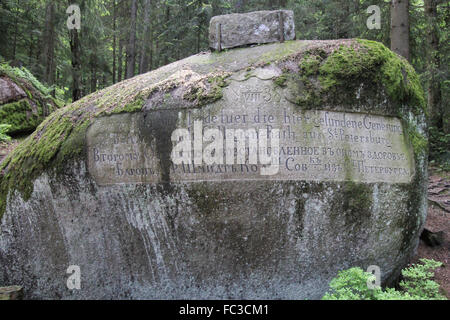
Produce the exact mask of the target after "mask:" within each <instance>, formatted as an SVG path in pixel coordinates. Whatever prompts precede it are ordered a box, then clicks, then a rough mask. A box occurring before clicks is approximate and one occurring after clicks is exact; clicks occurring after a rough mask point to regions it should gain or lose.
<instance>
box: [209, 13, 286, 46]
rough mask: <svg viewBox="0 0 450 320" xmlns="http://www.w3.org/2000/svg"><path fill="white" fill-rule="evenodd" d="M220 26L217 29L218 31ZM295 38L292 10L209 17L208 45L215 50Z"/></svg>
mask: <svg viewBox="0 0 450 320" xmlns="http://www.w3.org/2000/svg"><path fill="white" fill-rule="evenodd" d="M219 25H220V30H219ZM294 39H295V24H294V13H293V12H292V11H291V10H277V11H256V12H249V13H234V14H227V15H222V16H215V17H213V18H211V21H210V24H209V46H210V47H211V48H213V49H215V50H218V49H219V40H220V48H221V49H228V48H233V47H239V46H243V45H248V44H262V43H270V42H277V41H284V40H294Z"/></svg>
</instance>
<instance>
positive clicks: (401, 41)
mask: <svg viewBox="0 0 450 320" xmlns="http://www.w3.org/2000/svg"><path fill="white" fill-rule="evenodd" d="M391 50H392V51H394V52H396V53H398V54H399V55H401V56H403V57H405V58H406V59H407V60H409V0H392V1H391Z"/></svg>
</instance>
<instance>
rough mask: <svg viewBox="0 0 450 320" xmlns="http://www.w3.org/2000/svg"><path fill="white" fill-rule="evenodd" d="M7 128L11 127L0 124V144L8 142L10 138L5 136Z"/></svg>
mask: <svg viewBox="0 0 450 320" xmlns="http://www.w3.org/2000/svg"><path fill="white" fill-rule="evenodd" d="M9 128H11V125H9V124H6V123H3V124H0V142H6V141H10V140H11V137H10V136H8V135H7V133H8V130H9Z"/></svg>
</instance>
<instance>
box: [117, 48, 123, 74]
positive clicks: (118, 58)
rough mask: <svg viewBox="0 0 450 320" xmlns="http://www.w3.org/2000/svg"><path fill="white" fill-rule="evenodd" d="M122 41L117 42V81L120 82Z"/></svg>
mask: <svg viewBox="0 0 450 320" xmlns="http://www.w3.org/2000/svg"><path fill="white" fill-rule="evenodd" d="M122 59H123V40H122V39H120V40H119V56H118V57H117V81H119V82H120V81H122V66H123V61H122Z"/></svg>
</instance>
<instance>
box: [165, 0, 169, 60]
mask: <svg viewBox="0 0 450 320" xmlns="http://www.w3.org/2000/svg"><path fill="white" fill-rule="evenodd" d="M169 20H170V6H169V5H167V4H166V24H168V23H169ZM165 42H166V45H165V48H164V49H165V50H164V65H167V64H168V63H169V50H170V49H169V46H168V45H167V43H168V42H169V33H168V32H166V41H165Z"/></svg>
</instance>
